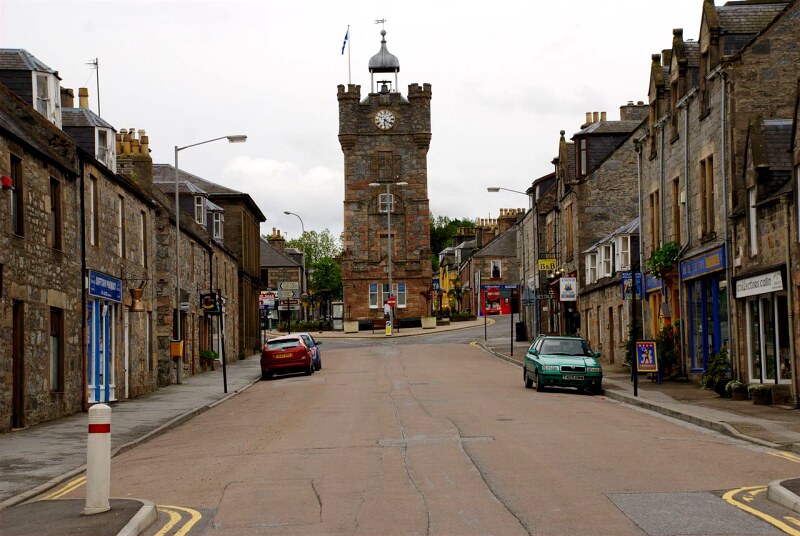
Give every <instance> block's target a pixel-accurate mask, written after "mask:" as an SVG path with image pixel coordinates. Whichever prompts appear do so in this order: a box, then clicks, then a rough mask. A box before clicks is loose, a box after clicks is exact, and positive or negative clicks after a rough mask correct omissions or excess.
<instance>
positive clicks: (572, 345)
mask: <svg viewBox="0 0 800 536" xmlns="http://www.w3.org/2000/svg"><path fill="white" fill-rule="evenodd" d="M540 353H542V354H549V355H581V356H591V355H592V349H591V348H590V347H589V343H587V342H586V341H582V340H580V339H550V340H545V341H544V342H543V343H542V350H541V352H540Z"/></svg>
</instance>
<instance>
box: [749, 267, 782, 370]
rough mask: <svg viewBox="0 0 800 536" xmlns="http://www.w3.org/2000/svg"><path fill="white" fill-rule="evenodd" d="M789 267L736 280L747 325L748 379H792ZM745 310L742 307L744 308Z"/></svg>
mask: <svg viewBox="0 0 800 536" xmlns="http://www.w3.org/2000/svg"><path fill="white" fill-rule="evenodd" d="M784 274H785V268H784V267H781V268H780V269H778V270H775V271H772V272H768V273H763V274H760V275H755V276H751V277H745V278H741V279H738V280H737V281H736V300H737V303H738V305H739V306H740V307H744V319H745V325H746V326H747V334H746V335H747V347H746V349H745V355H746V359H747V373H748V381H749V382H750V383H790V382H791V379H792V367H791V358H790V353H789V337H790V336H791V335H790V331H789V303H788V299H787V295H786V287H785V285H784V283H783V281H784V278H785V277H784ZM740 310H741V309H740Z"/></svg>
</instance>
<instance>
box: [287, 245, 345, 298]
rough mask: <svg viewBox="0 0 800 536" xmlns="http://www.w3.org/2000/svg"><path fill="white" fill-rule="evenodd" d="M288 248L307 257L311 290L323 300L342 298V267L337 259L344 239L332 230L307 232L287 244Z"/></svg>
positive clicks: (307, 270)
mask: <svg viewBox="0 0 800 536" xmlns="http://www.w3.org/2000/svg"><path fill="white" fill-rule="evenodd" d="M286 247H290V248H295V249H297V250H299V251H302V252H303V253H304V254H305V257H306V272H307V273H308V288H309V290H310V291H311V292H312V293H313V294H315V295H317V296H320V297H321V298H323V299H327V300H339V299H341V298H342V267H341V264H340V263H339V262H338V261H337V258H338V257H339V255H340V254H341V253H342V238H341V236H340V237H339V238H336V237H334V236H333V235H332V234H331V232H330V230H328V229H324V230H323V231H321V232H317V231H306V232H304V233H303V235H302V236H301V237H300V238H295V239H292V240H289V241H287V242H286Z"/></svg>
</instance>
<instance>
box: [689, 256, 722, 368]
mask: <svg viewBox="0 0 800 536" xmlns="http://www.w3.org/2000/svg"><path fill="white" fill-rule="evenodd" d="M725 264H726V255H725V246H724V245H721V246H719V247H716V248H714V249H712V250H709V251H706V252H704V253H701V254H699V255H696V256H694V257H691V258H688V259H686V260H684V261H681V263H680V274H681V281H682V283H683V287H684V297H685V303H686V317H685V318H686V333H687V335H688V345H689V348H688V353H687V355H688V357H689V366H690V369H691V371H692V372H694V373H702V372H705V370H706V367H707V363H708V358H709V357H710V356H711V355H713V354H717V353H718V352H719V351H720V349H722V348H723V347H724V348H726V349H727V348H729V338H730V331H729V328H728V281H727V280H726V278H725Z"/></svg>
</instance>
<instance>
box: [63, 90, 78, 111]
mask: <svg viewBox="0 0 800 536" xmlns="http://www.w3.org/2000/svg"><path fill="white" fill-rule="evenodd" d="M61 106H62V107H64V108H75V92H74V91H73V90H72V89H71V88H67V87H62V88H61Z"/></svg>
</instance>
